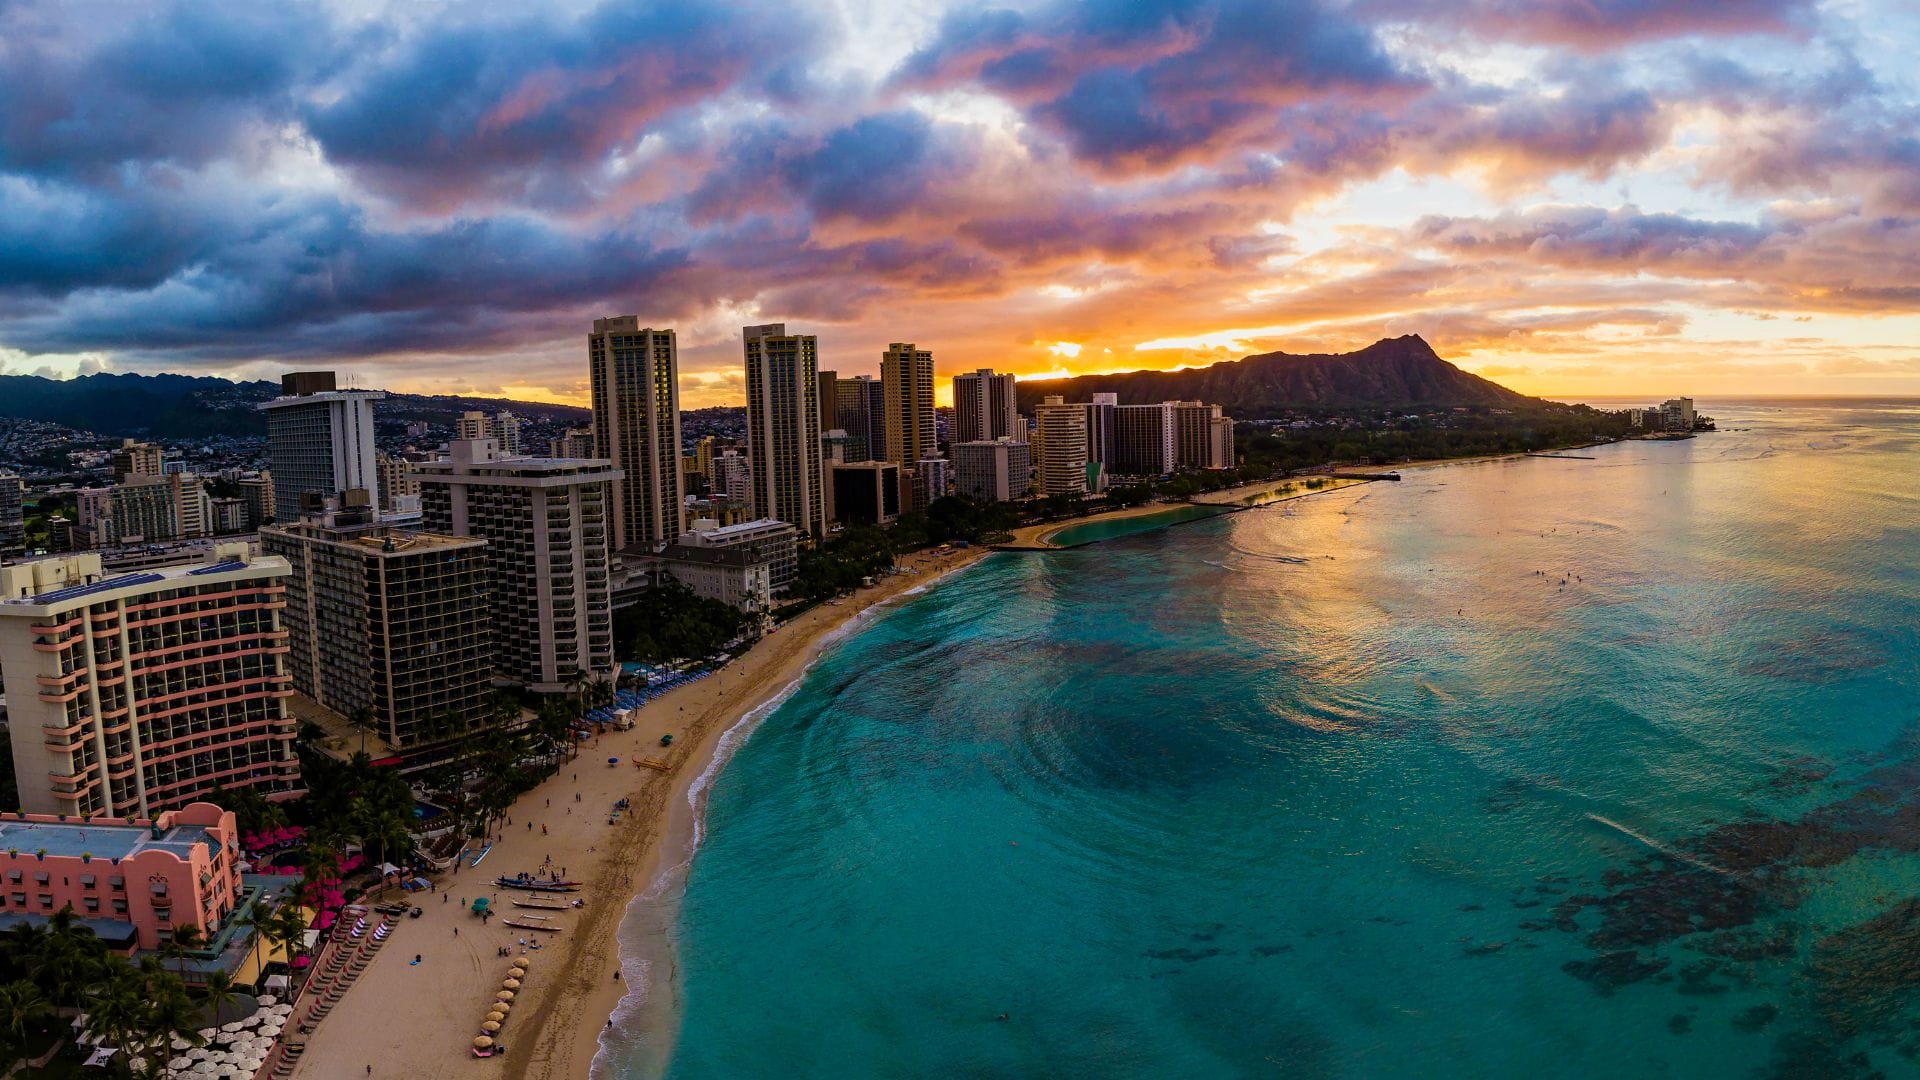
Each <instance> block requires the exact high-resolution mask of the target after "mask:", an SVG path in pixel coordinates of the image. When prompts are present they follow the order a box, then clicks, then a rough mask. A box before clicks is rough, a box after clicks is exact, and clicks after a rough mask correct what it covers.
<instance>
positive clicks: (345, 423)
mask: <svg viewBox="0 0 1920 1080" xmlns="http://www.w3.org/2000/svg"><path fill="white" fill-rule="evenodd" d="M384 397H386V395H385V394H382V393H380V392H379V391H377V390H338V389H335V388H334V376H333V372H331V371H296V372H292V373H289V374H287V375H284V376H282V377H281V379H280V396H279V397H277V398H274V399H273V400H272V401H267V402H263V403H261V405H260V406H259V407H260V409H261V410H262V411H264V412H265V413H266V414H267V458H268V460H269V461H270V462H271V463H272V466H273V470H272V472H273V516H274V519H275V520H276V521H281V522H290V521H297V520H299V517H300V510H301V507H302V505H303V503H304V504H305V505H306V506H307V507H308V508H310V509H311V508H315V507H317V506H319V505H320V504H321V503H323V502H324V501H325V500H326V499H328V498H331V497H335V496H342V497H344V496H346V495H347V494H348V493H349V492H355V491H360V492H364V493H365V495H364V502H365V504H366V505H368V506H378V505H380V464H379V461H378V459H377V458H375V457H374V449H373V403H374V402H376V401H379V400H381V399H382V398H384ZM347 501H349V502H358V501H360V500H359V499H348V500H347Z"/></svg>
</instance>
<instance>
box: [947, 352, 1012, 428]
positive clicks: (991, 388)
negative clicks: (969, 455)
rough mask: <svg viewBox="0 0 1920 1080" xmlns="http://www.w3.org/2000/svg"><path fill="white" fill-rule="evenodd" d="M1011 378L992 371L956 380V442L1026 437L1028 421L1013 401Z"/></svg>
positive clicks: (983, 370)
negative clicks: (1023, 418) (1022, 417)
mask: <svg viewBox="0 0 1920 1080" xmlns="http://www.w3.org/2000/svg"><path fill="white" fill-rule="evenodd" d="M1013 383H1014V380H1013V376H1011V375H995V374H994V373H993V369H992V368H981V369H980V370H979V371H975V372H971V373H968V374H964V375H955V376H954V377H953V440H952V441H953V442H955V443H963V442H991V441H993V440H994V439H1005V438H1016V439H1019V440H1021V441H1022V442H1025V441H1026V438H1027V425H1026V422H1025V421H1023V420H1021V419H1020V406H1019V404H1018V403H1017V401H1016V400H1015V398H1014V385H1013Z"/></svg>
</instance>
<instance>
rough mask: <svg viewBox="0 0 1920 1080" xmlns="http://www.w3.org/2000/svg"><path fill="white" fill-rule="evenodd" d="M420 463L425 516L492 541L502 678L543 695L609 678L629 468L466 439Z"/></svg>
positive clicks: (417, 471) (431, 523) (496, 662)
mask: <svg viewBox="0 0 1920 1080" xmlns="http://www.w3.org/2000/svg"><path fill="white" fill-rule="evenodd" d="M447 450H448V456H447V457H446V458H443V459H442V460H440V461H433V462H426V463H423V464H420V465H416V466H414V476H415V477H416V478H417V479H418V481H419V484H420V510H421V524H422V525H423V526H424V527H425V528H426V529H427V530H428V531H430V532H436V533H442V534H445V535H448V536H473V537H478V538H480V539H483V540H485V541H487V548H486V555H487V566H488V570H489V573H488V574H487V593H488V601H489V604H490V605H491V607H492V611H493V658H494V659H493V674H494V678H495V679H498V680H501V681H504V682H511V683H515V684H518V685H521V686H525V687H528V688H529V689H532V690H534V691H537V692H541V693H556V692H560V691H564V690H566V689H568V687H569V686H570V685H571V684H572V682H573V680H574V679H575V677H577V676H584V677H586V678H589V679H600V680H609V679H612V678H613V676H614V666H613V592H612V584H611V579H610V578H609V576H608V548H607V518H608V504H609V503H610V502H611V501H612V485H613V483H614V482H615V481H616V480H618V479H619V478H620V472H619V470H617V469H614V468H612V467H610V466H609V465H608V464H607V463H606V462H604V461H591V460H589V461H581V460H577V459H573V460H557V459H554V458H533V457H509V456H507V455H506V454H505V453H504V452H503V451H502V450H501V449H500V448H499V446H498V444H497V443H495V442H494V440H492V439H456V440H454V441H453V443H451V444H450V445H449V446H448V448H447Z"/></svg>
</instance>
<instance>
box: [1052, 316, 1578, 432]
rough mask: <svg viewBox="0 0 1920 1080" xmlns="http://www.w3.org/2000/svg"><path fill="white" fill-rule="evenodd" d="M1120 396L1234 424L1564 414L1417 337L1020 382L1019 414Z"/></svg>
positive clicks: (1128, 401)
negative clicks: (1319, 417) (1337, 414)
mask: <svg viewBox="0 0 1920 1080" xmlns="http://www.w3.org/2000/svg"><path fill="white" fill-rule="evenodd" d="M1099 392H1106V393H1117V394H1118V395H1119V396H1120V404H1122V405H1150V404H1153V403H1155V402H1160V401H1204V402H1207V403H1208V404H1212V405H1224V406H1226V407H1227V412H1228V414H1230V415H1232V416H1233V417H1235V418H1236V419H1242V420H1259V419H1264V418H1268V417H1272V416H1275V415H1278V414H1280V413H1284V412H1288V411H1292V410H1349V409H1401V408H1434V407H1440V408H1453V407H1455V406H1469V407H1471V406H1482V407H1490V408H1501V409H1532V408H1547V407H1552V408H1561V407H1563V406H1559V405H1558V404H1557V403H1554V402H1549V401H1544V400H1542V399H1540V398H1533V397H1528V396H1526V395H1525V394H1520V393H1516V392H1514V391H1512V390H1509V389H1507V388H1506V387H1504V386H1501V385H1500V384H1498V383H1494V382H1489V381H1488V380H1486V379H1483V378H1481V377H1480V376H1478V375H1473V374H1469V373H1467V372H1465V371H1461V370H1460V369H1459V368H1457V367H1455V366H1453V365H1452V364H1450V363H1448V362H1447V361H1445V360H1442V359H1441V358H1440V356H1439V354H1437V353H1435V352H1434V351H1433V347H1432V346H1431V345H1428V344H1427V343H1426V341H1424V340H1423V339H1421V337H1420V336H1419V335H1418V334H1408V335H1407V336H1405V337H1397V338H1382V339H1381V340H1379V341H1376V342H1374V343H1373V344H1371V345H1369V346H1367V347H1366V348H1364V349H1361V350H1359V351H1357V352H1350V353H1313V354H1311V355H1306V356H1296V355H1294V354H1292V353H1284V352H1272V353H1262V354H1260V355H1258V356H1249V357H1247V358H1246V359H1244V360H1227V361H1223V362H1221V363H1218V364H1213V365H1210V366H1208V367H1203V368H1189V369H1187V370H1184V371H1133V372H1127V373H1125V374H1119V375H1080V376H1076V377H1074V378H1071V379H1046V380H1031V381H1029V380H1022V381H1021V382H1020V383H1019V393H1020V407H1021V408H1022V409H1029V408H1031V407H1032V406H1033V405H1034V404H1036V403H1038V402H1039V401H1040V399H1041V397H1042V396H1044V395H1047V394H1060V395H1062V396H1064V397H1065V398H1066V399H1067V400H1068V401H1086V400H1088V399H1089V398H1090V397H1091V396H1092V395H1093V394H1095V393H1099Z"/></svg>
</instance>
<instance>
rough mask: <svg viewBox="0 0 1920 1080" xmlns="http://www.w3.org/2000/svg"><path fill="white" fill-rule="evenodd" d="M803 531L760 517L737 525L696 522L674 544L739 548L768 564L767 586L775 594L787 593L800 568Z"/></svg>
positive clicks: (782, 522) (695, 546) (691, 546)
mask: <svg viewBox="0 0 1920 1080" xmlns="http://www.w3.org/2000/svg"><path fill="white" fill-rule="evenodd" d="M799 539H800V530H799V529H798V528H796V527H795V526H793V525H791V524H789V523H788V522H785V521H779V520H776V519H774V518H757V519H755V520H753V521H746V522H742V523H740V524H738V525H719V524H717V523H715V522H712V521H696V522H694V523H693V528H691V529H689V530H687V531H686V532H685V533H683V534H681V536H680V538H679V540H678V541H677V542H676V544H675V545H674V546H675V547H681V548H739V549H741V550H743V551H748V552H751V553H752V555H753V558H754V560H755V561H757V562H764V563H766V564H767V573H768V584H769V587H770V588H771V589H772V590H773V592H774V593H775V594H779V593H783V592H786V591H787V586H788V585H789V584H791V583H792V582H793V575H794V571H795V570H796V569H797V568H798V567H799V553H798V542H799Z"/></svg>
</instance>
